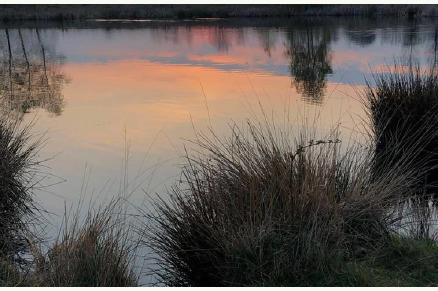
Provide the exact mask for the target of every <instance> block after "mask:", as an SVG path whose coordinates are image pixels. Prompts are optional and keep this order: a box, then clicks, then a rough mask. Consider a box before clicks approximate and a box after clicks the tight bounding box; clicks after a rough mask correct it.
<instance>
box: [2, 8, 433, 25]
mask: <svg viewBox="0 0 438 291" xmlns="http://www.w3.org/2000/svg"><path fill="white" fill-rule="evenodd" d="M437 15H438V9H437V7H436V5H413V4H400V5H393V4H391V5H389V4H388V5H377V4H369V5H351V4H348V5H333V4H326V5H321V4H295V5H292V4H282V5H278V4H277V5H268V4H236V5H230V4H221V5H217V4H216V5H213V4H178V5H176V4H145V5H139V4H132V5H123V4H109V5H91V4H83V5H78V4H73V5H62V4H57V5H54V4H44V5H42V4H39V5H31V4H25V5H12V4H8V5H5V4H3V5H1V10H0V20H3V21H9V20H73V19H96V18H101V19H156V18H168V19H172V18H174V19H190V18H210V17H219V18H233V17H290V16H367V17H379V16H397V17H408V18H415V17H421V16H428V17H430V16H433V17H435V16H437Z"/></svg>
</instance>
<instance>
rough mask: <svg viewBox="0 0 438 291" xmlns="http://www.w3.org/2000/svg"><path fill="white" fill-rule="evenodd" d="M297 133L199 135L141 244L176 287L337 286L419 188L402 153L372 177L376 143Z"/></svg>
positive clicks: (258, 126)
mask: <svg viewBox="0 0 438 291" xmlns="http://www.w3.org/2000/svg"><path fill="white" fill-rule="evenodd" d="M341 145H342V143H341V141H339V140H338V139H337V135H336V134H333V135H332V136H329V137H327V138H322V139H320V138H317V137H316V136H315V134H314V133H312V130H308V129H303V130H302V131H301V133H300V134H298V135H297V138H292V137H291V134H290V133H289V131H288V129H285V130H282V129H280V128H278V127H275V125H273V124H271V123H269V122H268V121H266V120H265V121H262V122H250V121H248V123H247V126H246V128H242V127H238V126H237V125H236V124H233V125H232V126H231V138H229V139H220V138H218V137H217V136H215V135H214V133H212V134H211V135H210V137H209V136H207V135H203V134H199V135H198V139H197V140H196V141H195V142H194V147H195V148H194V149H193V151H191V152H190V151H187V152H186V155H185V166H184V167H183V169H182V175H183V179H182V180H181V181H180V182H179V183H177V184H175V185H174V186H173V188H172V189H171V191H170V195H171V198H170V201H165V200H164V199H160V198H158V199H157V200H156V203H155V213H153V214H149V218H150V219H151V220H152V221H153V223H152V225H151V226H149V227H148V228H146V230H145V231H144V237H145V243H146V244H148V245H150V246H151V247H152V248H153V249H154V250H155V251H156V252H157V253H158V254H159V256H160V257H161V258H160V260H159V264H160V266H161V268H162V269H161V272H160V273H159V274H158V275H159V277H160V279H161V280H162V282H164V283H165V284H167V285H175V286H240V285H251V286H283V285H301V286H318V285H330V284H336V280H337V279H336V278H337V274H338V273H339V272H341V270H342V268H343V266H344V265H345V262H346V261H348V260H351V259H354V258H360V257H362V256H365V255H366V254H367V253H369V252H372V251H373V249H374V248H375V247H376V246H377V244H378V242H380V241H382V240H384V239H385V238H387V237H388V236H389V235H390V233H391V231H392V230H391V225H392V224H393V223H394V222H395V221H398V220H399V217H398V215H397V211H396V207H393V208H391V207H389V206H391V205H397V203H398V202H399V200H400V197H406V196H409V195H408V193H406V192H409V191H411V190H412V189H413V187H415V185H414V184H415V181H414V180H413V179H412V178H411V177H412V175H411V174H412V173H411V172H410V167H405V165H404V164H403V161H402V160H400V161H399V163H398V166H397V167H395V168H392V167H391V168H387V169H386V171H385V172H384V173H385V174H382V175H379V176H376V175H373V171H372V169H373V167H374V161H375V159H374V151H373V150H370V149H369V148H366V147H361V146H359V145H358V146H355V145H350V146H346V147H341Z"/></svg>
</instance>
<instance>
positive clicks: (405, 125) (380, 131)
mask: <svg viewBox="0 0 438 291" xmlns="http://www.w3.org/2000/svg"><path fill="white" fill-rule="evenodd" d="M436 73H437V71H436V68H431V69H430V71H424V72H423V71H421V70H420V68H419V67H418V66H414V65H412V64H411V65H410V66H408V67H403V66H400V65H396V66H395V67H394V68H388V72H387V73H382V74H375V76H374V81H375V83H376V84H375V86H371V85H370V84H368V88H367V90H366V92H365V99H364V101H365V105H366V109H367V112H368V114H369V116H370V121H371V122H370V124H371V127H372V130H373V136H374V138H375V141H376V142H375V145H376V159H377V169H376V171H377V173H379V172H380V171H379V170H378V166H379V165H383V164H387V163H391V164H393V165H394V164H395V163H397V161H398V160H400V159H401V158H406V152H410V153H412V156H411V157H410V158H411V159H412V160H414V159H415V160H417V161H420V160H421V163H420V162H416V164H417V166H421V167H422V168H423V170H424V171H421V172H422V175H418V176H417V178H418V183H419V184H422V186H424V188H423V187H422V190H421V191H420V192H418V193H417V196H421V197H423V198H424V200H425V201H428V200H430V198H432V197H433V196H434V195H435V193H436V192H437V190H438V188H437V187H438V167H437V165H438V163H437V161H438V155H437V154H438V152H437V150H436V149H437V147H438V136H437V134H438V131H437V130H436V128H437V126H438V115H437V113H438V75H437V74H436Z"/></svg>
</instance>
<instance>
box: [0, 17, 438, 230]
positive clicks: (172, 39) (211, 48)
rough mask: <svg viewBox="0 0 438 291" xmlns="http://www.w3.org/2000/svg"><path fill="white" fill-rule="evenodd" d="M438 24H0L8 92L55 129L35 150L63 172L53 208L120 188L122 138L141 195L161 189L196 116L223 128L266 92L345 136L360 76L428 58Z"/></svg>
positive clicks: (48, 200)
mask: <svg viewBox="0 0 438 291" xmlns="http://www.w3.org/2000/svg"><path fill="white" fill-rule="evenodd" d="M437 31H438V24H435V23H432V22H427V21H425V22H421V23H418V22H406V23H400V22H398V21H394V22H392V21H391V20H388V21H386V22H385V21H384V22H382V21H380V22H379V23H377V22H374V21H371V20H368V21H365V20H362V19H358V20H327V19H326V20H317V19H313V20H312V19H308V20H307V21H306V20H303V21H286V20H274V21H273V20H255V21H247V20H245V21H234V20H220V21H191V22H163V21H158V22H156V21H151V22H133V23H131V22H126V23H123V22H117V23H108V22H91V21H89V22H85V23H76V24H70V25H66V26H63V27H59V25H58V24H54V25H45V26H41V24H32V23H25V24H16V25H13V24H12V25H11V26H9V27H3V28H2V29H0V58H1V61H2V67H1V68H2V69H1V70H2V71H1V74H0V79H1V80H0V82H1V83H0V86H1V87H0V94H1V95H2V97H3V98H2V100H3V101H5V102H9V103H8V105H9V106H10V108H11V110H15V111H19V112H24V113H25V118H26V119H28V120H31V119H33V118H35V117H36V118H37V121H36V124H35V127H34V130H35V132H36V133H43V132H46V131H48V132H47V133H46V136H47V137H48V141H47V143H46V144H45V146H44V148H43V149H42V150H41V156H42V158H48V157H54V158H53V159H51V160H49V161H48V162H47V163H46V165H48V166H49V167H50V170H49V172H50V173H53V174H56V176H58V177H60V178H58V177H51V178H50V179H47V180H46V181H45V182H44V183H46V184H51V183H57V182H60V181H62V180H63V179H65V180H66V181H65V182H63V183H60V184H57V185H54V186H51V187H49V188H48V190H49V191H50V192H51V193H48V192H41V193H39V200H40V203H41V204H42V205H43V206H44V207H45V208H47V209H48V210H49V211H50V212H53V213H55V214H58V215H59V214H62V212H63V211H64V201H65V200H66V201H67V203H76V202H78V201H79V199H80V198H81V197H84V198H85V200H88V199H89V197H90V196H91V195H93V197H97V196H99V195H101V196H102V197H104V196H106V195H109V196H111V195H114V194H115V193H117V190H118V189H119V187H120V178H121V171H122V164H123V158H124V154H125V148H127V147H129V153H130V159H129V165H128V169H129V172H128V177H129V179H131V180H133V179H135V177H137V176H138V177H139V178H137V179H136V180H135V182H134V184H133V185H131V188H130V189H137V191H136V192H135V194H134V195H133V196H132V197H131V200H132V202H133V203H134V204H135V205H137V206H138V205H141V203H142V202H143V200H144V199H145V195H144V192H143V191H142V190H144V191H146V192H148V193H151V194H153V193H155V192H157V193H160V194H161V195H165V187H168V186H169V185H170V184H171V183H172V182H173V181H175V180H177V179H179V171H178V167H177V165H178V164H179V163H180V162H181V160H179V159H178V158H177V157H178V156H179V154H180V153H181V150H182V145H183V144H184V142H185V141H184V139H193V138H195V135H194V132H193V127H195V128H196V129H199V130H203V131H206V130H207V127H208V126H209V125H210V123H211V125H212V127H213V129H214V131H215V132H216V133H217V134H218V135H219V136H227V133H229V127H228V124H229V123H230V122H231V121H235V122H237V123H238V124H242V123H244V122H245V119H246V118H253V117H260V110H259V102H260V103H261V104H262V105H263V107H264V109H265V110H266V112H267V114H268V115H269V116H270V117H271V116H273V119H274V120H275V121H276V122H278V123H280V124H281V123H284V122H285V116H289V118H290V122H291V123H292V124H300V122H301V121H302V120H305V119H306V118H307V119H308V122H310V123H311V122H312V120H313V119H314V118H315V116H317V115H318V114H319V122H318V125H319V127H320V129H321V131H322V132H324V131H327V130H329V129H330V128H331V127H332V126H333V125H334V124H336V123H341V128H342V129H343V132H345V137H346V138H347V139H348V137H349V135H350V133H351V132H352V131H353V132H354V131H355V130H358V129H359V127H358V126H357V125H358V124H359V123H360V122H361V118H363V117H364V114H363V112H362V109H361V106H360V104H359V103H358V101H357V92H358V91H360V90H361V89H363V86H364V85H365V79H368V80H371V79H372V75H371V72H372V71H382V70H385V69H387V67H388V66H391V65H392V63H393V62H394V60H397V61H401V62H402V63H403V64H408V63H409V61H416V62H418V63H420V65H422V66H428V65H432V64H434V63H435V62H436V60H437V51H438V46H437V43H438V33H437ZM9 48H10V49H9ZM11 95H12V96H15V97H13V100H11V98H10V96H11ZM127 144H128V146H127ZM155 165H158V167H154V166H155ZM151 167H152V169H151V170H149V169H150V168H151ZM90 169H91V171H90ZM143 171H146V173H143ZM142 173H143V174H142ZM84 175H85V177H88V178H85V179H84ZM87 181H88V182H87ZM84 184H85V185H84ZM81 189H82V190H81ZM81 191H82V192H83V194H81ZM54 220H55V221H56V222H59V220H60V218H59V220H58V218H56V217H55V219H54Z"/></svg>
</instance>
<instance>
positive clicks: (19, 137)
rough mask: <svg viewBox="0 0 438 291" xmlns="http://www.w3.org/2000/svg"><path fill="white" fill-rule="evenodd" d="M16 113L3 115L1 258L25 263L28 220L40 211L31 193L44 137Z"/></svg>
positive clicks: (0, 120) (0, 140) (0, 147)
mask: <svg viewBox="0 0 438 291" xmlns="http://www.w3.org/2000/svg"><path fill="white" fill-rule="evenodd" d="M31 127H32V124H28V125H23V124H22V122H21V120H20V119H19V118H17V117H16V116H9V115H4V114H3V115H2V118H0V194H1V195H0V258H1V260H2V261H9V262H10V263H11V264H19V265H21V264H23V263H24V262H25V260H24V259H23V255H24V253H25V252H26V251H27V250H28V244H27V241H26V237H27V236H29V235H32V234H31V233H30V232H29V227H28V226H29V224H30V223H31V220H32V219H35V216H34V214H35V213H36V212H37V211H38V210H37V207H36V205H35V203H34V200H33V197H32V193H33V192H32V191H33V188H34V186H35V185H36V184H37V183H38V181H37V180H36V177H37V173H38V171H39V164H40V162H39V161H38V156H37V154H38V149H39V145H40V144H41V142H42V139H36V138H35V136H32V134H31V133H30V130H31Z"/></svg>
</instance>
